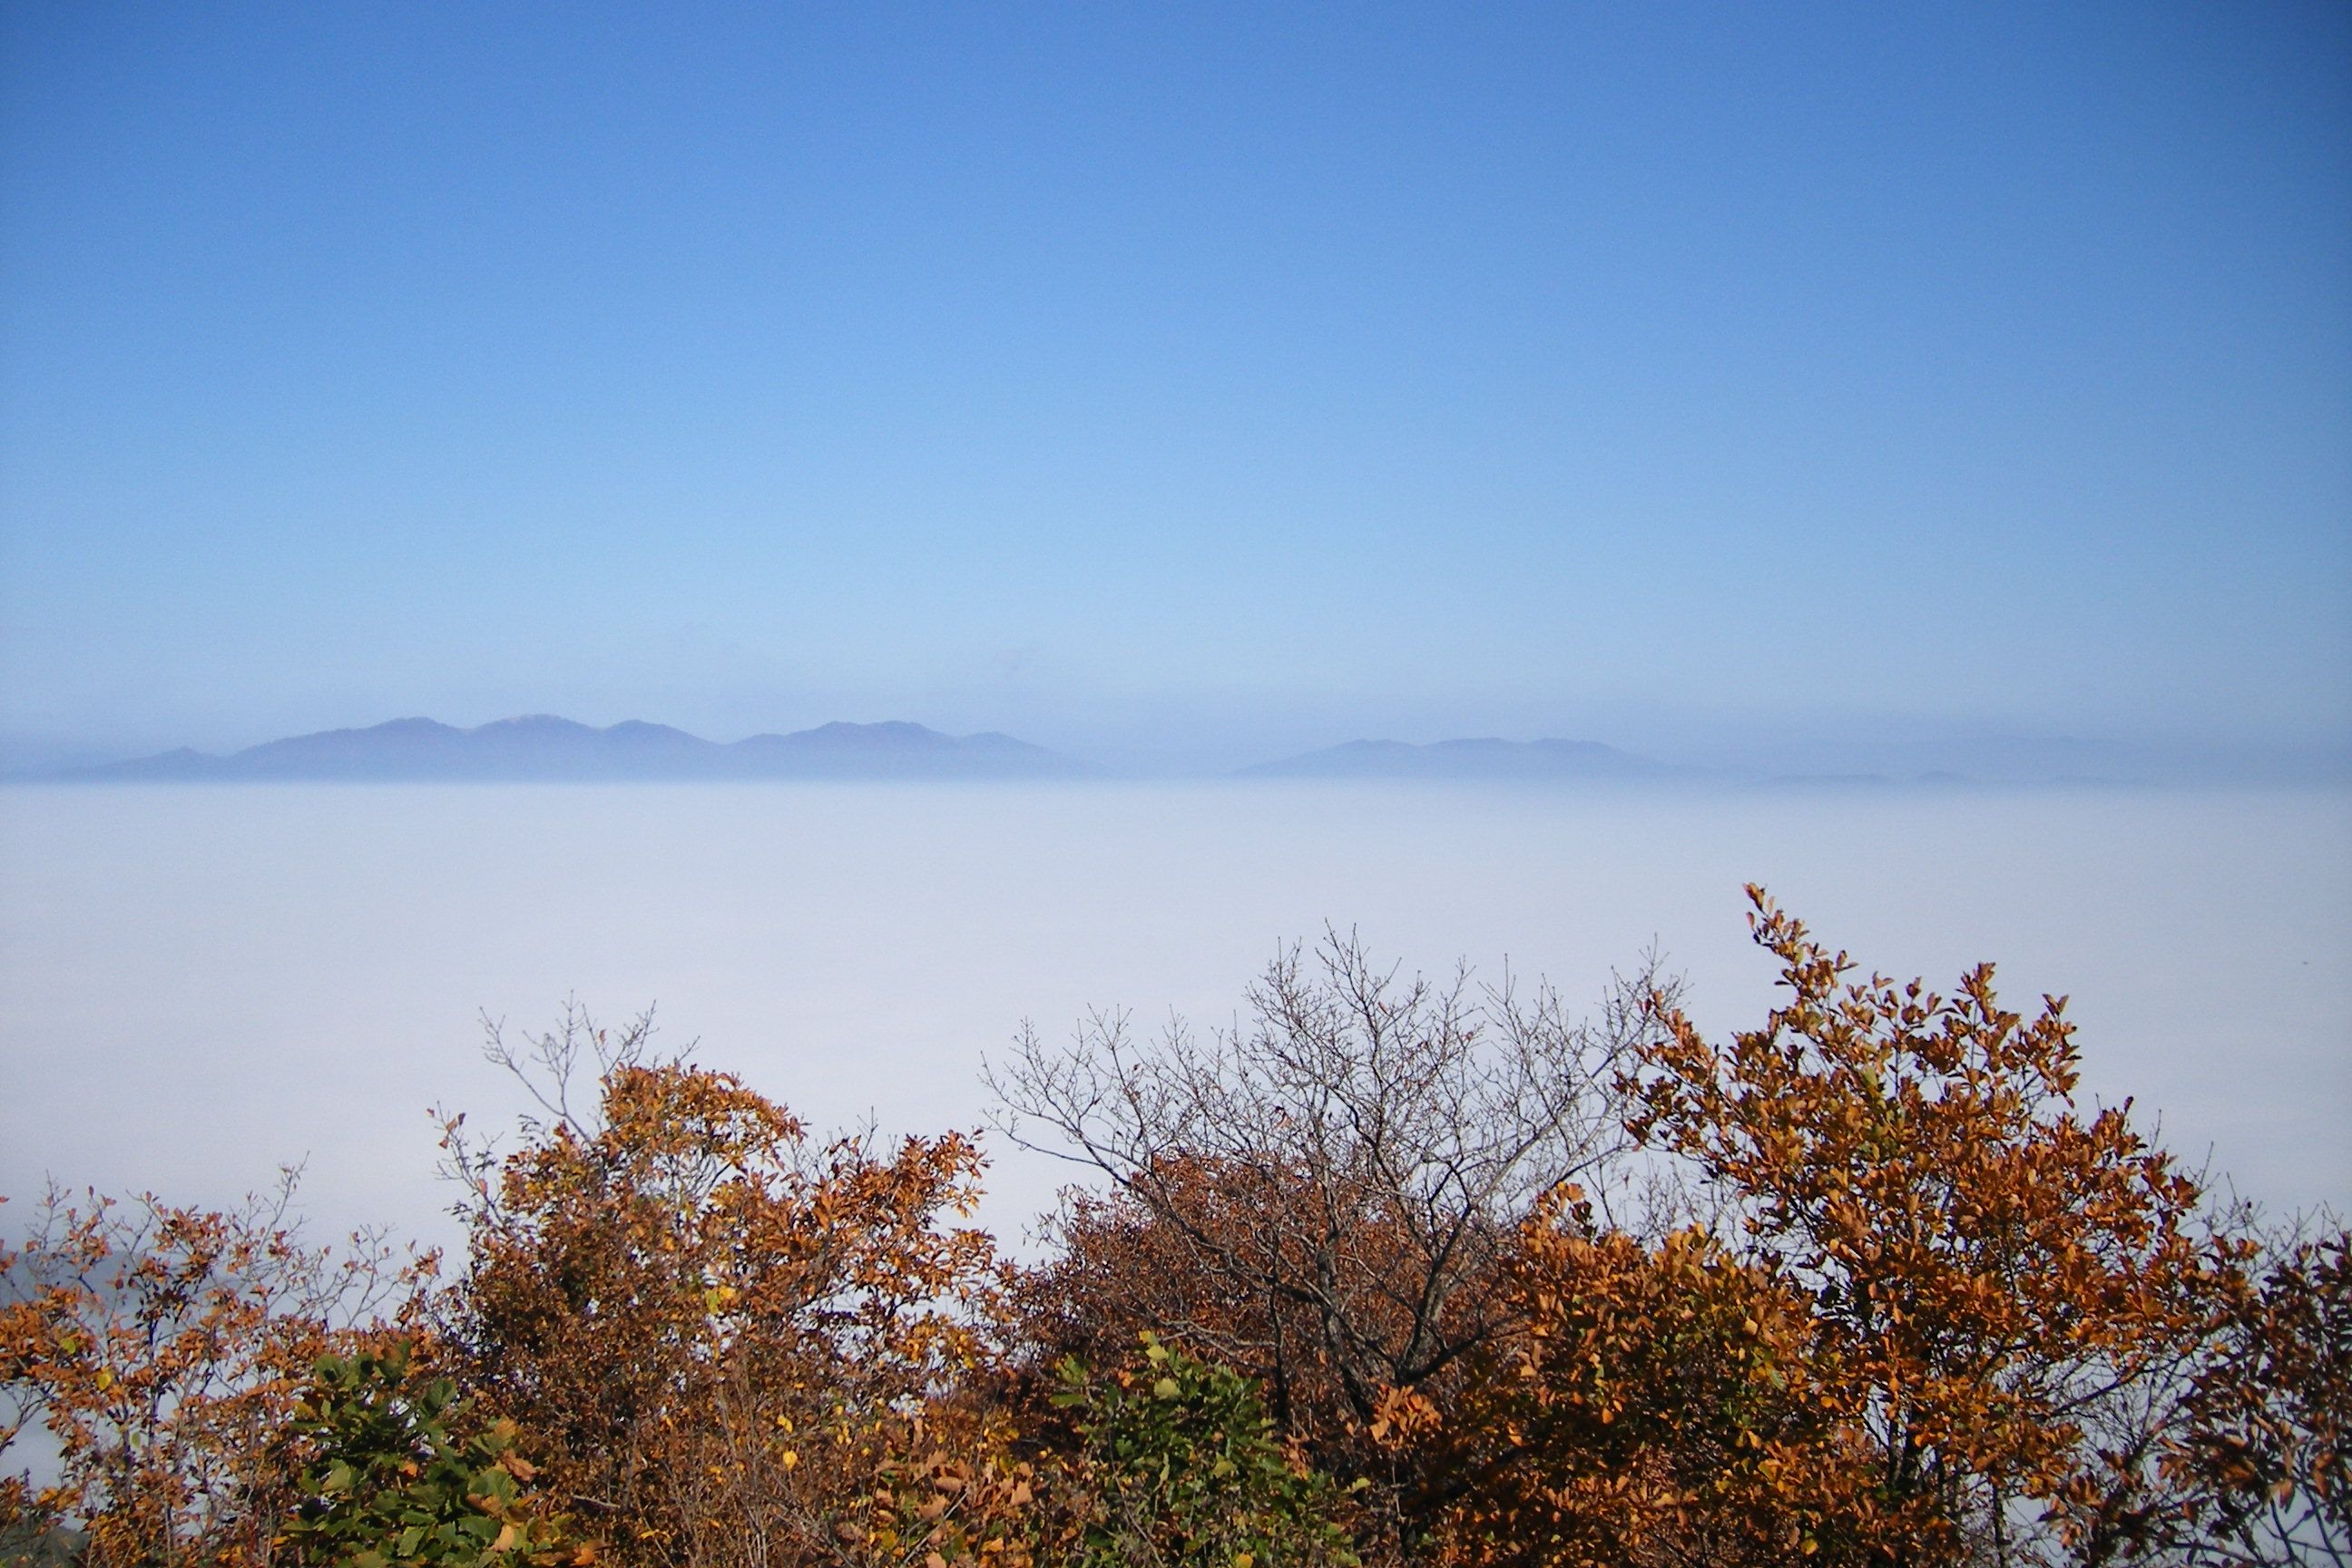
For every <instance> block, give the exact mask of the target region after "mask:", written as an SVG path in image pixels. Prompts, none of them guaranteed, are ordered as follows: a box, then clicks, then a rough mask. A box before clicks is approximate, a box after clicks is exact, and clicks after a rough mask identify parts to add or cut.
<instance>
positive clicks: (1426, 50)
mask: <svg viewBox="0 0 2352 1568" xmlns="http://www.w3.org/2000/svg"><path fill="white" fill-rule="evenodd" d="M0 210H5V212H6V213H7V214H8V221H7V222H6V223H5V225H0V741H5V743H6V745H7V747H8V751H9V754H10V755H12V756H14V757H16V758H17V759H19V760H33V761H39V760H59V761H63V760H72V759H75V758H89V759H95V758H100V757H109V756H123V755H131V754H135V753H138V752H152V751H159V750H163V749H165V748H168V747H172V746H178V745H184V744H185V745H194V746H198V747H202V748H205V749H209V750H226V749H231V748H234V747H236V746H242V745H248V744H252V743H254V742H260V741H265V740H268V739H270V738H272V737H275V736H278V735H285V734H292V733H298V732H301V731H310V730H319V729H326V728H331V727H335V726H340V725H355V724H372V723H375V722H378V721H383V720H386V719H390V718H394V717H398V716H402V715H406V714H420V713H421V714H430V715H432V716H434V717H436V718H439V719H443V720H446V721H450V722H454V723H459V724H474V723H479V722H482V721H488V720H492V719H498V718H501V717H505V716H508V715H511V714H517V713H529V712H547V711H552V712H561V713H564V714H568V715H571V716H572V717H575V718H579V719H582V720H583V721H589V722H593V723H599V724H604V723H610V722H613V721H618V720H622V719H630V718H636V719H646V720H651V721H658V722H663V723H668V724H675V725H678V726H681V727H683V728H686V729H688V730H691V731H695V732H697V733H701V734H708V735H711V736H713V737H714V738H717V739H720V740H731V739H734V738H736V737H739V736H741V735H745V734H750V733H752V732H755V731H763V730H775V731H784V730H794V729H800V728H804V727H807V726H810V725H814V724H818V723H822V722H824V721H830V720H857V721H872V720H882V719H909V720H916V721H921V722H923V723H926V724H929V725H931V726H932V727H934V728H938V729H940V730H944V731H954V732H964V731H975V730H1001V731H1008V732H1011V733H1013V734H1016V735H1020V736H1022V737H1023V738H1024V739H1027V740H1031V741H1034V742H1037V743H1039V744H1042V745H1046V746H1050V747H1053V748H1055V749H1056V750H1061V751H1066V752H1070V753H1072V754H1075V755H1078V756H1082V757H1086V758H1088V759H1090V760H1094V761H1098V762H1107V763H1113V764H1122V763H1124V764H1130V765H1133V764H1140V765H1167V766H1175V767H1199V768H1209V767H1225V766H1238V765H1241V764H1244V763H1255V762H1260V761H1264V760H1265V759H1268V758H1271V757H1277V756H1283V755H1288V754H1292V753H1295V752H1299V751H1303V750H1306V749H1307V748H1310V747H1313V746H1319V745H1327V744H1330V743H1333V742H1341V741H1346V740H1349V739H1351V738H1353V737H1356V736H1360V735H1370V736H1394V737H1396V738H1400V739H1403V740H1409V741H1417V742H1419V741H1433V740H1439V739H1444V738H1446V737H1450V736H1458V735H1477V734H1502V735H1508V736H1513V737H1517V738H1528V737H1533V736H1537V735H1567V736H1575V737H1585V738H1591V739H1595V740H1601V741H1605V742H1610V743H1612V744H1615V745H1620V746H1624V747H1628V748H1631V749H1635V750H1640V751H1644V752H1653V753H1655V754H1658V755H1661V756H1664V757H1666V758H1668V759H1669V760H1673V761H1682V762H1710V761H1724V760H1759V758H1762V753H1767V752H1773V751H1774V748H1775V747H1780V748H1781V750H1780V752H1777V753H1775V755H1774V756H1772V757H1769V758H1762V760H1764V761H1766V762H1767V763H1768V765H1769V763H1772V762H1775V761H1777V762H1780V763H1781V765H1791V764H1790V763H1788V761H1787V749H1786V748H1787V745H1788V743H1789V742H1791V741H1796V742H1805V743H1807V744H1811V745H1814V747H1815V750H1816V751H1820V750H1821V748H1822V743H1824V742H1823V738H1824V737H1826V738H1827V742H1826V743H1827V744H1828V752H1825V753H1824V754H1823V755H1822V757H1820V758H1817V759H1815V760H1812V761H1810V762H1804V763H1796V764H1793V765H1801V766H1835V765H1838V760H1839V757H1840V756H1842V755H1844V754H1846V753H1838V752H1837V745H1838V744H1841V743H1844V742H1852V741H1854V740H1855V739H1856V738H1861V739H1864V740H1870V741H1874V742H1875V741H1880V740H1885V739H1888V738H1892V739H1894V740H1895V741H1901V742H1912V741H1933V740H1934V739H1935V738H1937V737H1938V736H1947V735H1949V734H1952V733H1955V732H1961V733H1978V732H1982V733H2007V732H2011V731H2026V732H2036V733H2054V732H2066V733H2080V734H2086V735H2092V736H2100V737H2111V738H2122V739H2135V738H2153V739H2157V740H2180V741H2187V742H2197V743H2207V742H2228V743H2252V742H2263V743H2281V744H2285V743H2305V742H2327V741H2340V740H2341V739H2342V738H2343V737H2344V736H2345V735H2346V734H2347V732H2352V521H2347V520H2352V219H2347V211H2352V11H2347V10H2346V9H2345V8H2344V7H2342V6H2340V5H2325V4H2323V5H2264V6H2229V7H2225V6H2208V5H2171V4H2147V3H2143V0H2130V3H2126V4H2112V5H2095V4H2094V5H2070V6H2065V7H2037V6H2008V5H1987V6H1972V7H1965V8H1949V7H1932V8H1912V7H1906V8H1894V9H1890V8H1885V7H1874V6H1852V7H1848V6H1833V5H1822V6H1798V7H1773V8H1756V7H1733V6H1723V7H1716V6H1708V5H1684V6H1675V7H1658V6H1633V5H1625V6H1616V7H1576V8H1563V7H1539V6H1509V5H1500V6H1487V7H1475V8H1468V7H1459V6H1429V7H1398V8H1381V9H1365V8H1344V9H1342V8H1308V7H1282V8H1265V7H1254V6H1240V5H1198V6H1184V7H1144V6H1098V7H1076V6H1052V5H1041V6H1034V7H1025V8H1017V9H1007V8H997V7H985V8H958V7H940V6H901V5H861V6H855V7H851V6H838V7H834V6H823V7H820V6H789V7H787V6H767V5H761V6H751V5H745V6H740V7H738V6H699V7H693V8H691V9H690V12H689V13H688V15H685V16H679V15H675V14H673V10H672V8H651V7H642V6H639V7H622V6H593V5H563V6H553V5H550V6H543V7H540V6H524V5H506V6H499V7H471V8H454V7H415V6H407V7H403V6H359V5H312V6H299V7H298V6H292V5H240V6H236V7H229V8H218V7H214V8H205V9H202V10H195V9H187V8H171V7H164V6H149V5H89V6H74V7H58V6H12V7H7V8H6V9H5V12H0ZM1850 750H1851V748H1849V751H1850Z"/></svg>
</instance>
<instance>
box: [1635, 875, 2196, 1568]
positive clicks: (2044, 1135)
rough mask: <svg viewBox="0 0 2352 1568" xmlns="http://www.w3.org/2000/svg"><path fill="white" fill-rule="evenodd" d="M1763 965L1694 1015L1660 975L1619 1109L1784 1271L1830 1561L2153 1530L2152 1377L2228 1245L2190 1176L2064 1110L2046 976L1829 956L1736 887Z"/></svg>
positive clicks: (2016, 1550)
mask: <svg viewBox="0 0 2352 1568" xmlns="http://www.w3.org/2000/svg"><path fill="white" fill-rule="evenodd" d="M1750 896H1751V898H1752V900H1754V903H1755V913H1754V916H1753V917H1752V918H1753V923H1754V928H1755V933H1756V940H1757V942H1759V944H1760V945H1761V946H1763V947H1764V948H1765V949H1767V950H1768V951H1769V952H1771V953H1772V954H1773V955H1774V956H1775V957H1776V958H1777V959H1778V960H1779V961H1780V965H1781V982H1782V984H1783V986H1784V988H1785V991H1786V993H1787V994H1786V997H1785V999H1784V1000H1783V1002H1782V1004H1781V1005H1780V1006H1778V1007H1776V1008H1775V1009H1774V1010H1773V1011H1772V1012H1771V1014H1770V1015H1769V1016H1768V1017H1767V1018H1766V1020H1765V1022H1764V1023H1763V1025H1762V1026H1760V1027H1759V1028H1755V1029H1751V1030H1747V1031H1743V1032H1740V1033H1738V1034H1735V1035H1734V1036H1733V1037H1731V1039H1730V1040H1729V1041H1728V1042H1727V1043H1723V1044H1717V1043H1714V1042H1711V1041H1709V1040H1708V1039H1706V1037H1704V1036H1702V1034H1701V1033H1700V1032H1699V1030H1698V1029H1697V1028H1696V1026H1694V1025H1693V1024H1691V1022H1690V1021H1689V1020H1688V1019H1687V1018H1686V1017H1685V1016H1683V1014H1682V1013H1681V1012H1680V1011H1679V1010H1678V1009H1676V1008H1675V1006H1674V1005H1672V1004H1671V1003H1670V1002H1667V1001H1664V1000H1663V999H1662V1000H1661V1002H1660V1004H1659V1006H1658V1009H1657V1011H1658V1015H1659V1017H1660V1019H1661V1021H1662V1023H1663V1024H1664V1033H1663V1035H1662V1036H1661V1037H1659V1038H1658V1039H1657V1040H1656V1041H1655V1042H1654V1044H1653V1046H1652V1047H1651V1048H1649V1049H1648V1050H1647V1051H1646V1052H1645V1053H1644V1057H1643V1068H1642V1071H1641V1073H1640V1075H1639V1093H1640V1103H1641V1110H1640V1112H1639V1114H1638V1115H1637V1117H1636V1118H1635V1120H1634V1122H1633V1126H1634V1129H1635V1130H1636V1131H1638V1132H1639V1133H1641V1134H1642V1135H1643V1136H1644V1137H1646V1138H1648V1139H1650V1140H1651V1141H1653V1142H1654V1143H1656V1144H1657V1145H1658V1146H1659V1147H1661V1148H1663V1149H1664V1150H1667V1151H1671V1152H1674V1153H1675V1154H1677V1155H1679V1156H1681V1157H1683V1158H1685V1159H1686V1160H1688V1161H1689V1162H1691V1163H1692V1166H1693V1168H1694V1169H1695V1171H1696V1174H1697V1176H1698V1178H1699V1180H1700V1181H1701V1182H1702V1183H1703V1184H1705V1185H1706V1188H1707V1189H1708V1190H1710V1191H1711V1192H1712V1193H1713V1194H1715V1195H1716V1196H1717V1198H1718V1199H1719V1200H1720V1202H1721V1203H1722V1205H1724V1207H1725V1210H1726V1212H1727V1213H1728V1214H1729V1215H1732V1216H1734V1219H1735V1223H1734V1224H1733V1225H1732V1226H1731V1227H1730V1234H1729V1235H1728V1236H1727V1238H1726V1245H1727V1247H1729V1248H1730V1249H1731V1251H1732V1254H1733V1255H1734V1256H1735V1257H1737V1258H1738V1259H1739V1260H1740V1261H1741V1262H1742V1263H1743V1264H1744V1265H1745V1266H1747V1267H1748V1268H1752V1269H1754V1270H1755V1271H1757V1273H1758V1274H1759V1276H1760V1277H1761V1278H1763V1279H1769V1280H1770V1281H1772V1282H1774V1283H1775V1284H1776V1285H1777V1286H1779V1287H1781V1288H1785V1289H1790V1290H1793V1291H1795V1292H1797V1294H1798V1296H1799V1298H1800V1299H1801V1302H1802V1305H1803V1315H1802V1320H1801V1321H1802V1328H1803V1332H1802V1338H1801V1343H1800V1344H1799V1345H1797V1346H1796V1347H1794V1348H1795V1350H1796V1352H1797V1353H1798V1355H1799V1356H1800V1357H1801V1364H1802V1373H1803V1377H1804V1378H1805V1380H1806V1382H1807V1384H1808V1387H1809V1394H1808V1397H1809V1398H1811V1400H1813V1401H1814V1402H1816V1404H1817V1405H1818V1408H1819V1415H1820V1416H1821V1417H1822V1419H1823V1421H1824V1422H1825V1426H1824V1427H1823V1430H1824V1434H1825V1436H1824V1441H1825V1442H1826V1443H1827V1444H1828V1447H1827V1448H1826V1449H1824V1450H1823V1451H1822V1453H1820V1454H1817V1455H1816V1456H1815V1457H1814V1462H1813V1465H1812V1470H1813V1472H1814V1473H1813V1474H1812V1475H1811V1479H1809V1482H1808V1487H1809V1494H1808V1498H1807V1501H1806V1504H1805V1506H1807V1507H1808V1508H1811V1509H1814V1510H1817V1511H1818V1512H1819V1514H1820V1516H1821V1528H1820V1529H1819V1530H1818V1531H1815V1532H1813V1539H1814V1542H1815V1544H1816V1546H1817V1547H1818V1548H1819V1549H1820V1550H1821V1551H1822V1552H1825V1553H1827V1554H1828V1555H1829V1557H1830V1559H1831V1560H1832V1561H1852V1562H1858V1563H1958V1562H1961V1561H1965V1560H1968V1559H1969V1557H1970V1556H1971V1555H1972V1554H1976V1555H1981V1556H1984V1557H1986V1558H1988V1559H1990V1560H1991V1561H1994V1562H1999V1563H2047V1562H2057V1561H2065V1560H2072V1561H2079V1562H2086V1563H2089V1562H2104V1561H2116V1560H2121V1559H2124V1558H2127V1557H2129V1556H2131V1555H2133V1554H2134V1553H2135V1552H2138V1551H2140V1550H2142V1549H2143V1548H2145V1547H2147V1545H2148V1544H2149V1543H2150V1542H2152V1541H2153V1540H2154V1538H2155V1534H2156V1531H2155V1524H2156V1516H2157V1514H2158V1513H2159V1512H2160V1511H2161V1509H2162V1506H2163V1503H2162V1499H2161V1497H2160V1496H2159V1489H2158V1480H2159V1479H2160V1478H2159V1477H2158V1464H2157V1459H2158V1453H2157V1448H2158V1436H2159V1435H2160V1434H2159V1430H2158V1427H2159V1426H2160V1425H2161V1422H2162V1420H2163V1418H2164V1416H2165V1415H2166V1414H2167V1412H2168V1409H2169V1404H2168V1398H2167V1397H2166V1391H2167V1390H2168V1389H2169V1388H2172V1387H2176V1386H2177V1385H2178V1380H2179V1378H2180V1377H2181V1376H2182V1375H2183V1374H2184V1373H2185V1371H2186V1369H2187V1368H2188V1367H2189V1365H2190V1364H2191V1362H2192V1360H2193V1358H2194V1357H2195V1355H2196V1354H2197V1353H2198V1352H2199V1350H2200V1346H2201V1345H2202V1344H2203V1343H2204V1342H2205V1340H2206V1338H2207V1336H2208V1334H2209V1332H2210V1323H2211V1321H2212V1318H2211V1312H2212V1303H2213V1300H2214V1299H2215V1292H2216V1290H2217V1289H2219V1287H2220V1285H2221V1281H2222V1280H2223V1279H2224V1278H2225V1277H2226V1275H2227V1273H2228V1269H2229V1267H2230V1259H2229V1258H2228V1255H2227V1250H2226V1248H2217V1247H2214V1246H2213V1245H2211V1244H2210V1242H2209V1239H2208V1238H2207V1237H2205V1236H2204V1234H2203V1233H2202V1231H2201V1229H2200V1220H2199V1216H2200V1192H2199V1188H2198V1186H2197V1184H2195V1183H2194V1182H2193V1181H2191V1180H2190V1179H2189V1177H2188V1176H2186V1175H2184V1174H2183V1173H2181V1172H2180V1170H2179V1168H2178V1167H2177V1166H2176V1165H2175V1164H2174V1163H2173V1162H2172V1161H2171V1159H2170V1158H2169V1157H2168V1156H2167V1155H2166V1154H2164V1153H2163V1152H2161V1151H2159V1150H2158V1149H2155V1148H2152V1147H2150V1146H2149V1145H2148V1144H2147V1142H2145V1141H2144V1140H2143V1139H2142V1138H2141V1137H2140V1136H2139V1134H2138V1133H2137V1131H2134V1130H2133V1128H2132V1126H2131V1123H2130V1121H2129V1119H2128V1117H2127V1115H2126V1110H2127V1107H2124V1108H2108V1109H2105V1110H2084V1109H2083V1108H2081V1107H2079V1106H2078V1104H2077V1102H2076V1099H2075V1088H2076V1083H2077V1066H2076V1062H2077V1058H2076V1050H2075V1047H2074V1029H2073V1026H2072V1025H2070V1024H2068V1023H2067V1022H2066V1021H2065V1017H2064V1005H2063V1001H2061V1000H2059V999H2056V998H2050V997H2045V998H2043V1000H2042V1010H2041V1011H2040V1013H2039V1014H2038V1015H2037V1016H2033V1017H2032V1018H2030V1019H2029V1018H2026V1017H2024V1016H2021V1015H2019V1014H2016V1013H2011V1012H2008V1011H2005V1010H2004V1009H2003V1008H2002V1007H2001V1006H2000V1004H1999V1002H1998V1001H1997V1000H1996V998H1995V995H1994V992H1993V984H1992V971H1991V969H1990V966H1984V967H1979V968H1977V969H1975V970H1972V971H1970V972H1969V973H1968V974H1967V975H1965V976H1964V977H1963V978H1962V980H1961V982H1960V984H1959V986H1958V990H1957V991H1956V992H1955V993H1954V994H1952V995H1951V996H1949V997H1946V996H1942V995H1938V994H1935V993H1932V992H1930V991H1928V990H1927V989H1926V988H1925V987H1924V986H1923V985H1922V984H1920V983H1919V982H1917V981H1912V982H1910V983H1909V984H1902V985H1898V984H1894V983H1892V982H1890V981H1888V980H1886V979H1885V978H1884V977H1882V976H1876V975H1874V976H1872V977H1870V978H1868V979H1866V980H1862V981H1853V982H1850V981H1849V980H1848V979H1847V976H1848V975H1849V974H1850V973H1852V968H1853V966H1852V964H1851V963H1850V962H1849V960H1848V959H1847V958H1846V956H1845V954H1843V952H1836V953H1833V952H1830V951H1829V950H1827V949H1826V948H1824V947H1822V945H1821V944H1820V943H1818V942H1815V941H1813V939H1812V938H1811V935H1810V934H1809V933H1808V932H1807V931H1806V929H1805V927H1804V926H1803V925H1802V924H1801V923H1800V922H1799V921H1796V920H1794V919H1792V918H1790V916H1788V915H1786V914H1784V913H1782V912H1781V911H1780V910H1779V909H1777V908H1776V907H1774V906H1773V905H1772V904H1771V903H1770V902H1769V900H1766V899H1765V897H1764V895H1763V894H1762V893H1761V891H1760V890H1758V889H1750Z"/></svg>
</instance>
